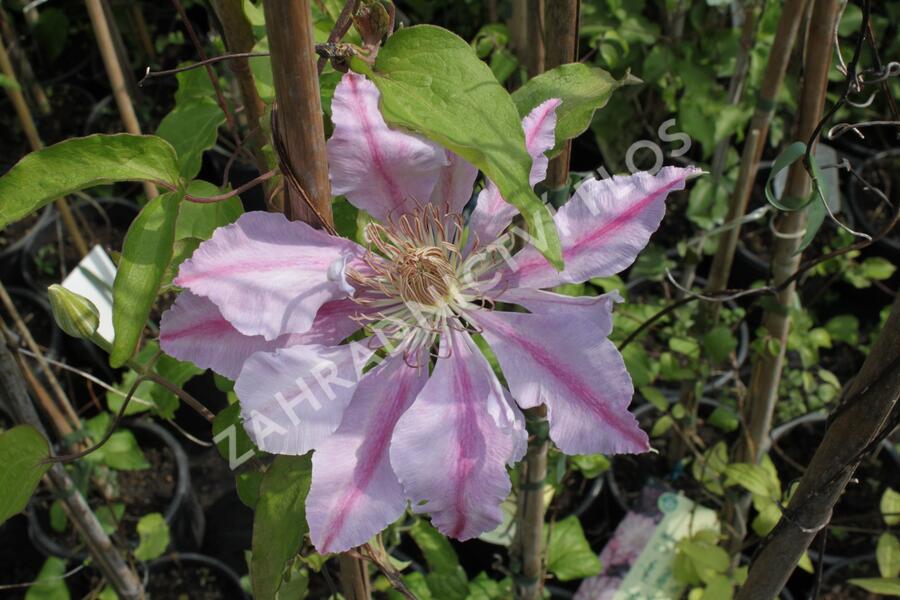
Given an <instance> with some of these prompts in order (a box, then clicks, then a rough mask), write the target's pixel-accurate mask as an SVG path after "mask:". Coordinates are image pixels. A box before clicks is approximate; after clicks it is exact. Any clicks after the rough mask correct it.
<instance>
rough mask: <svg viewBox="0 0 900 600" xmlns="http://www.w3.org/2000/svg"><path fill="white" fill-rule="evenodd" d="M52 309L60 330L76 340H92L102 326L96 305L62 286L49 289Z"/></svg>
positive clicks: (52, 286)
mask: <svg viewBox="0 0 900 600" xmlns="http://www.w3.org/2000/svg"><path fill="white" fill-rule="evenodd" d="M47 293H48V294H49V295H50V308H51V309H52V310H53V318H54V319H55V320H56V324H57V325H59V328H60V329H62V330H63V331H65V332H66V333H67V334H69V335H71V336H72V337H75V338H87V339H90V338H92V337H93V336H94V334H95V333H96V332H97V327H99V326H100V312H99V311H98V310H97V307H96V306H94V303H93V302H91V301H90V300H88V299H87V298H85V297H84V296H80V295H78V294H76V293H75V292H72V291H70V290H67V289H66V288H64V287H63V286H61V285H58V284H53V285H51V286H50V287H49V288H47Z"/></svg>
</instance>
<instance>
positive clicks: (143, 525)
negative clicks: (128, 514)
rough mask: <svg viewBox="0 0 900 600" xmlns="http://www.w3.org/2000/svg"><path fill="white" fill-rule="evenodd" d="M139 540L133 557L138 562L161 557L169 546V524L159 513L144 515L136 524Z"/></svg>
mask: <svg viewBox="0 0 900 600" xmlns="http://www.w3.org/2000/svg"><path fill="white" fill-rule="evenodd" d="M137 531H138V535H139V536H140V538H141V541H140V543H139V544H138V547H137V549H135V551H134V557H135V558H136V559H138V560H143V561H147V560H153V559H154V558H159V557H160V556H162V554H163V552H165V551H166V548H167V547H168V546H169V524H168V523H166V520H165V519H164V518H163V516H162V515H161V514H159V513H150V514H149V515H144V516H143V517H141V520H140V521H138V524H137Z"/></svg>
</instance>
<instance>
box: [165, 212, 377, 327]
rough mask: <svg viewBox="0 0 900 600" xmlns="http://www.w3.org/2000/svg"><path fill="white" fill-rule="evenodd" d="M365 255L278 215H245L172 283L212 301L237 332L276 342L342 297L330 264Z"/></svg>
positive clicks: (201, 250)
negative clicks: (331, 278)
mask: <svg viewBox="0 0 900 600" xmlns="http://www.w3.org/2000/svg"><path fill="white" fill-rule="evenodd" d="M364 253H365V250H364V249H363V248H362V247H360V246H358V245H357V244H355V243H353V242H351V241H350V240H346V239H344V238H339V237H334V236H331V235H328V234H327V233H325V232H324V231H319V230H317V229H313V228H312V227H310V226H309V225H307V224H306V223H302V222H299V221H288V220H287V219H286V218H285V217H284V215H282V214H280V213H267V212H249V213H245V214H243V215H242V216H241V217H240V218H239V219H238V220H237V221H235V222H234V223H233V224H231V225H226V226H225V227H220V228H219V229H217V230H216V232H215V233H214V234H213V236H212V238H210V239H209V240H207V241H205V242H203V243H202V244H200V247H199V248H198V249H197V251H196V252H194V255H193V256H192V257H191V258H190V259H188V260H186V261H184V262H183V263H182V265H181V269H180V271H179V274H178V277H176V278H175V284H176V285H178V286H181V287H185V288H188V289H189V290H191V291H192V292H194V293H195V294H198V295H200V296H206V297H207V298H209V299H210V300H212V302H213V303H214V304H215V305H216V306H218V307H219V310H220V311H221V312H222V316H224V317H225V318H226V319H228V321H229V322H231V324H232V325H233V326H234V328H235V329H237V330H238V331H240V332H241V333H243V334H245V335H262V336H263V337H265V338H266V339H267V340H274V339H276V338H277V337H279V336H281V335H283V334H286V333H303V332H305V331H308V330H309V328H310V326H311V325H312V323H313V319H314V318H315V316H316V313H317V312H318V310H319V308H320V307H321V306H322V305H323V304H325V303H326V302H328V301H329V300H336V299H339V298H344V297H346V295H347V294H346V292H344V291H343V290H342V289H341V285H340V283H339V282H336V281H332V280H330V279H329V277H328V270H329V267H330V266H331V264H333V263H334V262H335V261H342V260H343V259H345V258H346V259H351V260H352V259H353V258H358V257H360V256H362V255H363V254H364Z"/></svg>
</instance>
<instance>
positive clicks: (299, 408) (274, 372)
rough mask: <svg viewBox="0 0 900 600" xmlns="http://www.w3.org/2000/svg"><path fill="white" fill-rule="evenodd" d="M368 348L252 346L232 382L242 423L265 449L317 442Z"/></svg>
mask: <svg viewBox="0 0 900 600" xmlns="http://www.w3.org/2000/svg"><path fill="white" fill-rule="evenodd" d="M373 353H374V350H372V349H370V348H369V347H368V346H367V345H365V344H362V343H359V342H354V343H351V344H344V345H341V346H331V347H328V346H318V345H309V346H291V347H290V348H282V349H280V350H278V351H276V352H257V353H256V354H254V355H253V356H251V357H250V358H248V359H247V361H246V362H245V363H244V368H243V369H242V370H241V373H240V375H239V376H238V378H237V380H236V381H235V383H234V391H235V393H236V394H237V396H238V399H239V400H240V402H241V416H242V418H243V420H244V429H246V430H247V433H248V434H249V435H250V437H251V439H253V441H254V442H255V443H256V445H257V447H259V448H260V449H261V450H265V451H266V452H272V453H274V454H294V455H300V454H306V453H307V452H309V451H310V450H312V449H313V448H317V447H318V446H319V445H320V444H322V442H324V441H325V440H326V439H327V438H328V437H329V436H330V435H331V434H332V433H333V432H334V430H335V429H337V428H338V425H340V424H341V418H342V417H343V415H344V409H346V408H347V405H348V404H350V399H351V398H352V397H353V394H354V392H355V391H356V387H357V385H358V384H359V380H360V378H361V377H362V370H363V367H364V366H365V364H366V362H367V361H368V360H369V358H371V356H372V354H373Z"/></svg>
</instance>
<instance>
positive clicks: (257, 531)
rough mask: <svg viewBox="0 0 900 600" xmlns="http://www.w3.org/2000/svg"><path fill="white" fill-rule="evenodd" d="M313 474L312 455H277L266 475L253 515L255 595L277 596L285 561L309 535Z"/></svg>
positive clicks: (271, 599) (261, 599)
mask: <svg viewBox="0 0 900 600" xmlns="http://www.w3.org/2000/svg"><path fill="white" fill-rule="evenodd" d="M311 478H312V461H311V460H310V455H309V454H306V455H304V456H276V457H275V461H274V462H273V463H272V465H271V466H270V467H269V470H268V471H266V473H265V475H263V480H262V482H261V484H260V487H259V501H258V503H257V505H256V514H255V516H254V518H253V544H252V548H253V558H252V560H251V565H250V573H251V580H252V582H253V597H254V598H256V599H257V600H274V598H275V594H276V593H277V592H278V588H279V586H280V585H281V581H282V577H281V576H282V573H283V572H284V568H285V564H287V561H288V560H290V559H293V558H294V556H296V555H297V552H298V551H299V550H300V543H301V541H302V540H303V536H305V535H306V533H307V531H308V527H307V524H306V509H305V503H306V495H307V494H308V493H309V484H310V481H311Z"/></svg>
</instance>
